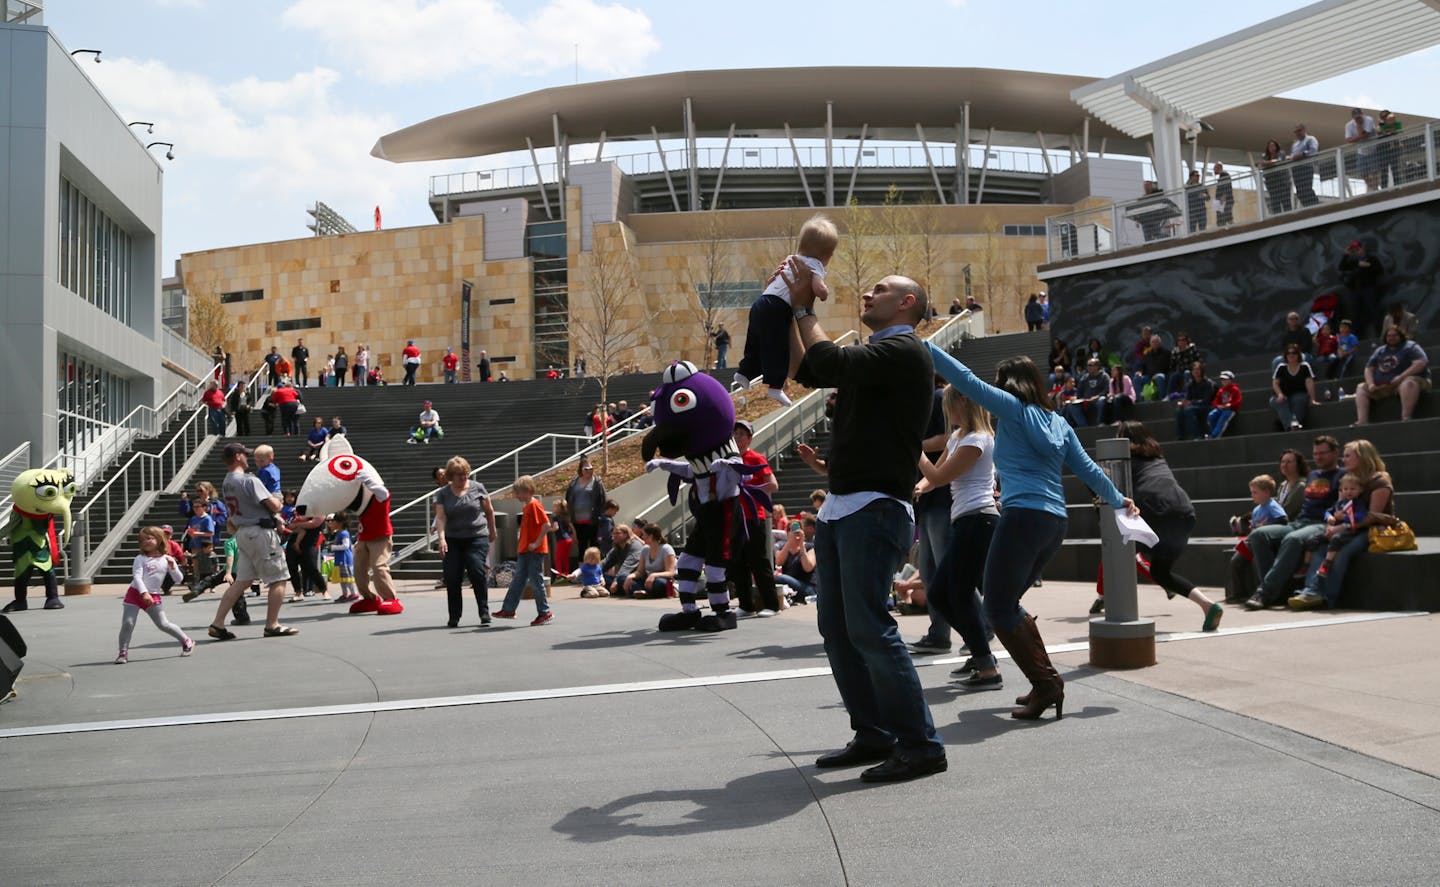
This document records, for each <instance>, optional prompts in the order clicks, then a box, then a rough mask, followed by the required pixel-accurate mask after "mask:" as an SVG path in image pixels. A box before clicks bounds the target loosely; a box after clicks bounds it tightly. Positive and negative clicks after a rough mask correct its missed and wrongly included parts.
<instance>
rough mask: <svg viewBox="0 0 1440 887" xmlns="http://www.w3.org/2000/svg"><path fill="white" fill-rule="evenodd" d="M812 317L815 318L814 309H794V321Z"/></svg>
mask: <svg viewBox="0 0 1440 887" xmlns="http://www.w3.org/2000/svg"><path fill="white" fill-rule="evenodd" d="M814 316H815V311H814V309H811V308H796V309H795V319H796V320H801V319H803V318H806V317H814Z"/></svg>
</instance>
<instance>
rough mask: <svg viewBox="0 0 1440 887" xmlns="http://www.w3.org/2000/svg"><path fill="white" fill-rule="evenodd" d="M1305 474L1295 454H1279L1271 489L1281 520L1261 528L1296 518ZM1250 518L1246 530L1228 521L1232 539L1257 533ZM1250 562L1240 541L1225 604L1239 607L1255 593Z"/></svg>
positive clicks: (1307, 469) (1246, 547)
mask: <svg viewBox="0 0 1440 887" xmlns="http://www.w3.org/2000/svg"><path fill="white" fill-rule="evenodd" d="M1309 472H1310V466H1309V464H1307V463H1306V461H1305V457H1304V456H1302V455H1301V454H1300V451H1299V450H1297V449H1294V448H1293V447H1292V448H1289V449H1286V450H1285V451H1284V452H1282V453H1281V454H1280V482H1279V486H1278V487H1277V488H1276V489H1275V493H1274V498H1275V501H1276V503H1277V504H1278V505H1279V506H1280V513H1281V514H1282V515H1284V519H1283V520H1281V519H1277V520H1271V521H1268V522H1267V523H1265V524H1262V526H1281V525H1283V524H1288V523H1290V522H1291V521H1293V520H1295V519H1296V518H1297V517H1299V515H1300V506H1301V505H1302V504H1304V502H1305V475H1307V474H1308V473H1309ZM1262 476H1263V477H1269V475H1262ZM1254 517H1255V515H1254V513H1253V512H1252V514H1251V521H1252V525H1251V526H1249V527H1236V526H1234V523H1233V522H1234V519H1233V518H1232V526H1231V529H1232V530H1233V531H1234V532H1235V533H1236V535H1239V536H1242V537H1248V536H1249V534H1250V533H1251V532H1252V531H1253V530H1255V529H1257V527H1255V526H1254V523H1253V521H1254ZM1254 560H1255V555H1254V553H1253V552H1252V551H1251V550H1250V547H1249V540H1248V539H1242V541H1241V543H1240V544H1239V545H1236V546H1235V553H1234V554H1233V555H1231V556H1230V575H1229V576H1228V577H1227V578H1226V579H1225V603H1227V604H1239V603H1243V602H1245V601H1246V600H1249V599H1250V596H1251V595H1253V594H1254V593H1255V587H1256V582H1257V580H1256V577H1255V566H1254V563H1253V562H1254Z"/></svg>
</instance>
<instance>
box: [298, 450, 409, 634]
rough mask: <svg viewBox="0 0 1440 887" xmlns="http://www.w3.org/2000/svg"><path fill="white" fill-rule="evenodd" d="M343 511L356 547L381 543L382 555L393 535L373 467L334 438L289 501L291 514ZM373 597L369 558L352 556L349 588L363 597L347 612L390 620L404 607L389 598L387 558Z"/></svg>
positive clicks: (385, 494) (387, 496) (386, 498)
mask: <svg viewBox="0 0 1440 887" xmlns="http://www.w3.org/2000/svg"><path fill="white" fill-rule="evenodd" d="M337 511H349V512H350V513H351V514H352V515H354V516H355V518H356V520H357V521H358V523H359V525H360V542H362V543H365V542H369V541H372V540H373V541H376V542H383V544H384V546H385V548H386V550H387V551H388V548H389V545H390V537H391V536H392V535H393V530H392V529H391V525H390V491H389V490H388V489H386V488H385V484H384V482H383V481H382V480H381V479H380V473H379V472H378V471H376V470H375V466H374V465H371V464H370V463H369V462H366V461H365V460H364V459H361V458H360V457H359V456H357V455H355V453H354V451H353V450H352V449H351V448H350V441H348V440H346V438H345V435H343V434H337V435H335V436H334V437H331V438H329V439H328V440H327V441H326V442H325V446H324V447H322V448H321V450H320V460H319V464H318V465H316V466H315V467H314V468H313V469H311V471H310V474H309V475H308V476H307V477H306V478H305V483H304V484H302V485H301V487H300V494H299V495H298V496H297V497H296V498H295V513H296V514H302V515H303V514H320V515H329V514H334V513H335V512H337ZM378 567H379V568H378V569H377V570H376V576H375V585H376V592H378V594H377V593H375V592H371V591H370V577H369V576H368V575H366V574H368V571H369V558H366V557H363V556H361V555H360V553H359V552H358V551H357V557H356V559H355V585H356V588H357V590H359V591H360V592H361V593H362V594H363V595H364V597H363V599H361V600H358V601H356V602H355V603H354V604H353V605H351V607H350V612H351V613H379V614H380V615H382V616H393V615H395V614H397V613H401V612H404V610H405V606H404V605H403V604H401V603H400V599H399V598H398V597H396V595H395V587H394V584H393V583H392V582H391V581H390V567H389V557H388V556H387V557H386V558H385V559H384V563H383V564H379V565H378Z"/></svg>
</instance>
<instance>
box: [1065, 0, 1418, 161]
mask: <svg viewBox="0 0 1440 887" xmlns="http://www.w3.org/2000/svg"><path fill="white" fill-rule="evenodd" d="M1436 43H1440V2H1437V0H1322V2H1320V3H1313V4H1311V5H1310V6H1306V7H1304V8H1303V9H1297V10H1296V11H1294V12H1291V13H1288V14H1286V15H1282V16H1280V17H1278V18H1273V19H1270V20H1269V21H1266V22H1261V23H1260V24H1258V25H1255V26H1254V27H1250V28H1246V29H1244V30H1242V31H1237V32H1235V33H1233V34H1229V35H1226V36H1224V37H1220V38H1218V39H1216V40H1211V41H1210V42H1209V43H1204V44H1201V45H1200V46H1196V47H1194V48H1192V49H1187V50H1185V51H1184V52H1180V53H1176V54H1175V55H1171V56H1167V57H1165V58H1163V59H1160V60H1158V61H1154V62H1151V63H1149V64H1147V65H1142V66H1141V67H1138V68H1135V69H1133V70H1130V71H1126V72H1125V73H1123V74H1117V75H1115V76H1114V77H1110V78H1107V79H1105V80H1101V81H1099V82H1097V83H1092V84H1090V85H1088V86H1083V87H1080V88H1079V89H1076V90H1074V91H1073V92H1072V93H1071V96H1072V97H1073V98H1074V99H1075V101H1076V102H1078V103H1079V104H1080V105H1081V106H1082V107H1084V108H1085V110H1087V111H1089V112H1090V113H1091V114H1094V115H1095V116H1096V117H1098V118H1100V119H1101V120H1103V121H1105V122H1106V123H1108V124H1109V125H1110V126H1112V127H1114V128H1116V129H1118V130H1120V131H1121V132H1124V133H1126V134H1127V135H1130V136H1133V137H1135V138H1144V137H1147V136H1149V135H1151V132H1152V121H1153V118H1152V115H1151V109H1150V108H1149V107H1146V104H1161V105H1163V106H1165V107H1168V108H1171V109H1174V110H1175V111H1177V112H1179V113H1180V115H1181V116H1182V117H1183V118H1184V119H1185V120H1184V121H1183V122H1188V121H1196V120H1201V119H1204V120H1205V121H1206V122H1207V123H1210V124H1212V125H1214V126H1215V127H1216V129H1217V130H1219V129H1220V128H1221V124H1220V122H1219V120H1220V118H1221V116H1223V115H1222V114H1221V112H1227V111H1229V110H1230V109H1231V108H1239V107H1241V106H1244V105H1249V104H1250V103H1251V102H1257V101H1259V100H1261V99H1264V98H1266V97H1267V96H1273V95H1276V94H1277V93H1282V92H1289V91H1291V90H1295V89H1299V88H1300V87H1302V86H1307V85H1309V84H1311V83H1317V82H1319V81H1321V80H1325V79H1327V78H1330V77H1335V76H1338V75H1340V74H1345V73H1348V72H1350V71H1354V70H1358V69H1360V68H1365V67H1369V66H1370V65H1374V64H1378V63H1379V62H1383V61H1387V60H1389V59H1393V58H1398V57H1400V56H1403V55H1408V54H1409V53H1411V52H1415V51H1416V50H1420V49H1425V48H1426V47H1429V46H1434V45H1435V44H1436ZM1137 97H1138V98H1142V99H1144V103H1143V104H1142V102H1140V101H1136V98H1137ZM1372 110H1378V109H1372ZM1211 115H1216V117H1215V119H1213V120H1212V119H1210V118H1211ZM1295 119H1296V120H1304V119H1306V117H1305V115H1303V114H1302V115H1299V116H1296V117H1295ZM1341 119H1343V118H1341ZM1311 126H1312V128H1316V126H1317V124H1315V123H1312V124H1311ZM1282 141H1283V140H1282ZM1207 142H1208V143H1212V144H1213V141H1211V140H1208V139H1207Z"/></svg>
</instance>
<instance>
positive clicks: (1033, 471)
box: [929, 345, 1135, 720]
mask: <svg viewBox="0 0 1440 887" xmlns="http://www.w3.org/2000/svg"><path fill="white" fill-rule="evenodd" d="M929 348H930V356H931V357H932V358H933V359H934V361H935V371H936V372H937V373H939V374H940V375H941V376H943V377H945V379H946V380H947V381H948V382H950V384H952V385H954V386H955V387H956V388H958V389H960V391H961V392H962V393H963V394H964V395H965V396H966V397H969V398H970V399H971V400H974V401H975V402H976V403H978V404H980V405H981V406H982V407H984V408H985V409H987V410H989V411H990V413H991V415H992V416H994V418H995V470H996V473H997V474H999V475H1000V506H1001V508H1000V520H999V521H998V522H997V523H996V525H995V535H994V537H993V538H992V540H991V542H990V553H989V555H988V556H987V557H986V559H985V580H984V585H983V588H984V589H985V615H986V616H988V617H989V620H990V624H991V625H992V626H993V627H994V629H995V636H996V637H997V638H999V639H1000V642H1001V643H1002V644H1004V645H1005V649H1006V650H1008V651H1009V652H1010V656H1011V658H1012V659H1014V660H1015V664H1016V665H1018V666H1020V670H1021V671H1023V672H1024V673H1025V677H1027V678H1029V680H1030V684H1031V690H1030V693H1029V694H1028V695H1027V696H1022V697H1020V698H1019V699H1017V700H1016V702H1017V703H1018V704H1019V705H1020V706H1021V707H1020V708H1017V709H1015V710H1014V711H1012V712H1010V716H1011V717H1013V718H1023V719H1026V720H1035V719H1037V718H1039V717H1040V716H1041V715H1042V714H1044V713H1045V710H1046V709H1048V708H1049V707H1050V706H1052V705H1053V706H1055V717H1056V718H1057V719H1058V718H1059V717H1060V716H1061V713H1062V711H1063V708H1064V704H1065V683H1064V681H1062V680H1061V679H1060V675H1059V673H1057V672H1056V671H1055V667H1054V666H1053V665H1051V663H1050V656H1049V654H1047V653H1046V652H1045V641H1044V640H1043V639H1042V638H1041V637H1040V630H1039V628H1037V627H1036V625H1035V619H1034V618H1033V617H1032V616H1030V614H1028V613H1026V612H1025V608H1024V607H1022V606H1020V597H1021V595H1023V594H1024V593H1025V592H1026V591H1027V590H1029V588H1030V586H1032V585H1033V584H1034V583H1035V580H1036V579H1039V578H1040V574H1041V572H1042V571H1043V570H1044V569H1045V565H1046V564H1047V563H1049V562H1050V559H1051V558H1052V557H1054V556H1055V553H1056V552H1057V551H1059V550H1060V544H1061V543H1062V542H1064V541H1065V529H1066V525H1067V523H1068V520H1067V516H1066V512H1065V490H1064V487H1063V485H1062V484H1061V471H1062V470H1063V468H1064V467H1065V466H1069V468H1070V470H1071V471H1073V472H1075V474H1076V475H1078V476H1079V477H1080V479H1081V480H1083V481H1084V482H1085V484H1086V486H1088V487H1090V489H1091V490H1094V491H1095V493H1096V494H1097V495H1098V496H1099V497H1100V498H1101V499H1103V500H1104V501H1105V502H1106V503H1107V504H1108V505H1110V507H1112V508H1117V509H1118V508H1124V509H1126V510H1127V511H1130V512H1132V513H1133V512H1134V510H1135V503H1134V502H1132V501H1130V500H1129V499H1126V498H1125V497H1124V496H1121V495H1120V491H1119V490H1117V489H1115V485H1114V484H1112V483H1111V482H1110V478H1108V477H1106V476H1105V473H1104V472H1103V471H1101V470H1100V466H1098V465H1096V464H1095V463H1094V462H1093V461H1091V459H1090V457H1089V455H1087V454H1086V452H1085V448H1084V447H1082V446H1081V445H1080V440H1079V438H1077V437H1076V436H1075V430H1074V429H1073V428H1071V427H1070V425H1069V423H1067V422H1066V421H1065V420H1064V419H1063V418H1062V417H1061V416H1060V414H1059V413H1057V412H1055V406H1054V403H1053V401H1051V399H1050V392H1049V389H1048V388H1047V387H1046V386H1045V384H1044V382H1043V381H1042V380H1041V377H1040V370H1039V368H1037V367H1036V366H1035V364H1034V362H1033V361H1031V360H1030V358H1028V357H1011V358H1008V359H1006V360H1004V361H1001V363H1000V365H999V366H998V367H996V368H995V384H994V385H990V384H987V383H986V382H984V381H983V380H981V379H980V378H979V377H978V376H976V375H975V374H974V373H972V372H970V368H969V367H967V366H965V364H963V363H961V362H960V361H958V360H956V359H955V358H953V357H951V356H950V355H949V354H947V353H946V352H944V351H942V350H940V349H939V348H936V347H935V346H934V345H930V346H929Z"/></svg>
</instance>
